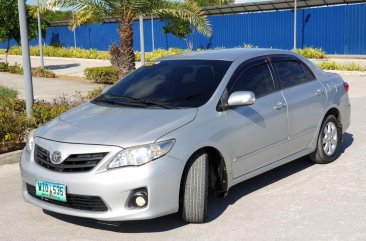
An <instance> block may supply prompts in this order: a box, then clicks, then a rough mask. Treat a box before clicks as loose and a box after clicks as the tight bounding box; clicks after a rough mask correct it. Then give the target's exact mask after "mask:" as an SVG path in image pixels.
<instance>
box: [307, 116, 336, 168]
mask: <svg viewBox="0 0 366 241" xmlns="http://www.w3.org/2000/svg"><path fill="white" fill-rule="evenodd" d="M341 135H342V133H341V129H340V127H339V123H338V120H337V118H335V117H334V116H333V115H329V116H327V118H326V119H325V121H324V122H323V124H322V127H321V129H320V133H319V136H318V142H317V146H316V150H315V152H314V153H312V154H311V155H310V158H311V160H312V161H313V162H315V163H318V164H326V163H330V162H333V161H334V160H335V159H336V158H337V157H338V152H339V145H340V140H341Z"/></svg>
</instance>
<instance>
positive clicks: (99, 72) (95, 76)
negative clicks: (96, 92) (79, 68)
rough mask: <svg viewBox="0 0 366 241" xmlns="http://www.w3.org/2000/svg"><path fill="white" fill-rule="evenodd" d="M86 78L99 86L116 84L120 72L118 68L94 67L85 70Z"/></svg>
mask: <svg viewBox="0 0 366 241" xmlns="http://www.w3.org/2000/svg"><path fill="white" fill-rule="evenodd" d="M84 76H85V78H87V79H88V80H92V81H93V82H95V83H99V84H114V83H116V82H117V81H118V79H119V71H118V69H117V68H116V67H113V66H106V67H93V68H86V69H85V70H84Z"/></svg>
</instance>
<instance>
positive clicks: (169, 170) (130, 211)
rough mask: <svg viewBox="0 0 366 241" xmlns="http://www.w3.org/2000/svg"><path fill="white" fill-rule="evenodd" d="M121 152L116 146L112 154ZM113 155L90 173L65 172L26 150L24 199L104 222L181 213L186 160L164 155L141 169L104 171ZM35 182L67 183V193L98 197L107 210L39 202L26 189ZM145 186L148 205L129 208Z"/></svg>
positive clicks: (128, 168)
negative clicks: (134, 194)
mask: <svg viewBox="0 0 366 241" xmlns="http://www.w3.org/2000/svg"><path fill="white" fill-rule="evenodd" d="M61 145H72V144H61ZM66 149H67V148H66ZM112 149H113V148H112ZM119 150H120V149H118V148H117V149H116V148H115V147H114V149H113V150H112V152H118V151H119ZM112 156H114V154H113V153H111V155H108V156H107V157H106V158H105V159H107V160H102V161H101V162H103V163H100V165H99V164H98V166H97V167H95V168H94V169H93V170H91V171H89V172H83V173H63V172H56V171H51V170H48V169H46V168H44V167H42V166H40V165H38V164H37V163H35V161H34V158H33V153H32V154H31V155H29V154H28V153H27V152H26V151H23V153H22V156H21V161H20V169H21V175H22V180H23V198H24V200H25V201H26V202H28V203H31V204H33V205H35V206H38V207H40V208H43V209H46V210H50V211H53V212H56V213H62V214H66V215H72V216H79V217H86V218H93V219H97V220H104V221H122V220H140V219H150V218H155V217H159V216H163V215H167V214H170V213H174V212H177V211H178V209H179V189H180V181H181V176H182V173H183V169H184V162H183V161H180V160H177V159H175V158H172V157H169V156H164V157H161V158H159V159H157V160H155V161H152V162H150V163H147V164H145V165H143V166H139V167H123V168H117V169H113V170H105V169H104V170H103V167H104V166H106V165H107V164H108V163H107V162H109V161H110V160H108V158H111V157H112ZM36 179H38V180H44V181H50V182H55V183H61V184H64V185H66V186H67V193H68V194H74V195H85V196H98V197H100V198H101V199H102V200H103V201H104V203H105V204H106V206H107V208H108V210H107V211H85V210H79V209H75V208H69V207H62V206H58V205H55V204H51V203H48V202H46V201H43V200H39V199H37V198H35V197H33V196H31V195H30V194H29V193H28V192H27V188H26V185H27V184H29V185H33V186H34V185H35V181H36ZM143 187H145V188H147V190H148V204H147V206H146V207H144V208H130V207H128V206H127V201H128V198H129V196H130V194H131V192H132V190H134V189H138V188H143Z"/></svg>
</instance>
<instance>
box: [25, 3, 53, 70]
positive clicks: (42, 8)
mask: <svg viewBox="0 0 366 241" xmlns="http://www.w3.org/2000/svg"><path fill="white" fill-rule="evenodd" d="M53 10H54V9H53V8H50V6H49V4H48V2H47V0H37V5H31V6H30V8H29V14H30V15H31V16H32V17H33V18H37V21H38V45H39V56H40V59H41V67H42V68H44V60H43V47H42V29H41V15H43V14H45V13H47V12H49V11H53Z"/></svg>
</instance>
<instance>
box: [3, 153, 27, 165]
mask: <svg viewBox="0 0 366 241" xmlns="http://www.w3.org/2000/svg"><path fill="white" fill-rule="evenodd" d="M21 155H22V150H19V151H13V152H9V153H5V154H1V155H0V166H3V165H7V164H14V163H17V162H19V160H20V156H21Z"/></svg>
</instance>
